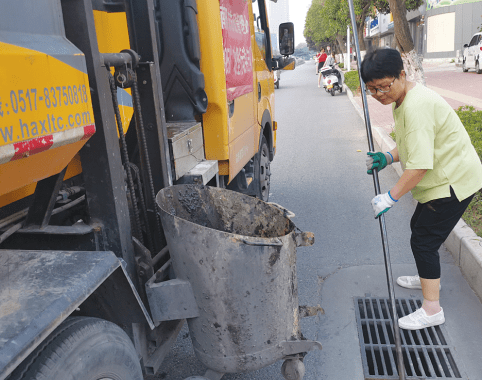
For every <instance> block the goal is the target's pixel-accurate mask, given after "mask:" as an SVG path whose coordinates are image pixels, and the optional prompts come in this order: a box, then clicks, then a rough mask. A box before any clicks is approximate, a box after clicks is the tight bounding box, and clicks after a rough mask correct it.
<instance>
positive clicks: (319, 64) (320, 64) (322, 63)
mask: <svg viewBox="0 0 482 380" xmlns="http://www.w3.org/2000/svg"><path fill="white" fill-rule="evenodd" d="M324 64H325V61H323V62H318V71H317V72H318V73H319V72H320V70H321V68H322V67H323V65H324Z"/></svg>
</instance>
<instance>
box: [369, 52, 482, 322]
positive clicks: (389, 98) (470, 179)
mask: <svg viewBox="0 0 482 380" xmlns="http://www.w3.org/2000/svg"><path fill="white" fill-rule="evenodd" d="M361 76H362V79H363V81H364V82H365V84H366V92H367V93H368V94H369V95H372V96H373V97H374V98H375V99H376V100H378V101H379V102H380V103H382V104H384V105H391V106H392V110H393V118H394V121H395V132H396V147H395V149H393V150H391V151H390V152H387V153H382V152H377V153H373V152H369V153H368V157H367V168H368V173H369V174H371V173H372V171H373V169H374V168H378V170H382V169H383V168H385V167H386V166H387V165H390V164H391V163H392V162H397V161H400V162H401V164H402V168H403V169H404V172H403V174H402V176H401V177H400V179H399V180H398V181H397V183H396V184H395V185H394V186H393V187H392V188H391V190H390V191H388V192H387V193H385V194H380V195H377V196H376V197H374V198H373V199H372V202H371V203H372V207H373V210H374V212H375V218H378V217H379V216H380V215H381V214H383V213H385V212H387V211H388V210H390V208H391V207H392V206H394V205H395V204H396V203H397V202H398V200H399V199H400V198H401V197H402V196H403V195H405V194H406V193H407V192H409V191H411V192H412V195H413V198H415V200H417V201H418V203H417V206H416V209H415V212H414V214H413V216H412V219H411V221H410V228H411V231H412V234H411V238H410V245H411V248H412V253H413V256H414V259H415V264H416V266H417V271H418V275H417V276H402V277H399V278H398V279H397V283H398V285H400V286H402V287H405V288H409V289H422V293H423V304H422V307H421V308H420V309H418V310H416V311H415V312H413V313H411V314H409V315H407V316H405V317H403V318H400V319H399V320H398V322H399V326H400V327H401V328H402V329H408V330H419V329H422V328H425V327H430V326H436V325H440V324H442V323H444V322H445V316H444V311H443V309H442V308H441V307H440V302H439V291H440V273H441V269H440V257H439V253H438V250H439V248H440V246H441V245H442V243H443V242H444V241H445V239H446V238H447V237H448V235H449V234H450V232H451V231H452V229H453V228H454V227H455V225H456V224H457V222H458V221H459V219H460V217H461V216H462V214H463V213H464V211H465V209H466V208H467V206H468V205H469V203H470V201H471V200H472V198H473V197H474V194H475V193H476V192H477V191H478V190H479V189H480V188H482V165H481V162H480V159H479V157H478V155H477V152H476V151H475V149H474V147H473V145H472V143H471V141H470V137H469V135H468V134H467V131H466V130H465V128H464V126H463V124H462V122H461V121H460V119H459V118H458V116H457V114H456V113H455V111H454V110H453V109H452V107H451V106H450V105H449V104H448V103H447V102H446V101H445V100H444V99H443V98H442V97H441V96H440V95H438V94H437V93H436V92H434V91H432V90H430V89H428V88H427V87H425V86H423V85H421V84H418V83H414V82H410V81H408V80H407V78H406V75H405V71H404V70H403V62H402V58H401V56H400V53H399V52H398V51H397V50H395V49H376V50H374V51H371V52H369V53H367V55H366V56H365V58H364V60H363V62H362V64H361Z"/></svg>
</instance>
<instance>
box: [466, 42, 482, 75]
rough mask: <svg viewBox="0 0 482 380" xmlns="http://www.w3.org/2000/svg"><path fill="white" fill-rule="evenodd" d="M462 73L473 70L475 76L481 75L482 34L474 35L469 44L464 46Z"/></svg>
mask: <svg viewBox="0 0 482 380" xmlns="http://www.w3.org/2000/svg"><path fill="white" fill-rule="evenodd" d="M462 65H463V66H462V69H463V71H464V72H467V71H469V69H475V72H476V73H477V74H482V33H475V34H474V36H473V37H472V39H471V40H470V43H469V44H468V45H467V44H465V45H464V62H463V64H462Z"/></svg>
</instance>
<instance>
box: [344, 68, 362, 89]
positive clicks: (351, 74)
mask: <svg viewBox="0 0 482 380" xmlns="http://www.w3.org/2000/svg"><path fill="white" fill-rule="evenodd" d="M345 84H346V85H347V87H348V88H349V89H350V90H351V92H353V94H354V95H356V94H357V90H358V87H360V79H359V78H358V71H356V70H352V71H348V72H346V73H345Z"/></svg>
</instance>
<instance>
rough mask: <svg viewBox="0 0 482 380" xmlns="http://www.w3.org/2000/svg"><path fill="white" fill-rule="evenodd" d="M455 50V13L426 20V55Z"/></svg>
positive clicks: (443, 14)
mask: <svg viewBox="0 0 482 380" xmlns="http://www.w3.org/2000/svg"><path fill="white" fill-rule="evenodd" d="M454 50H455V12H451V13H442V14H438V15H436V16H431V17H429V18H428V20H427V53H438V52H443V51H454Z"/></svg>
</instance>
